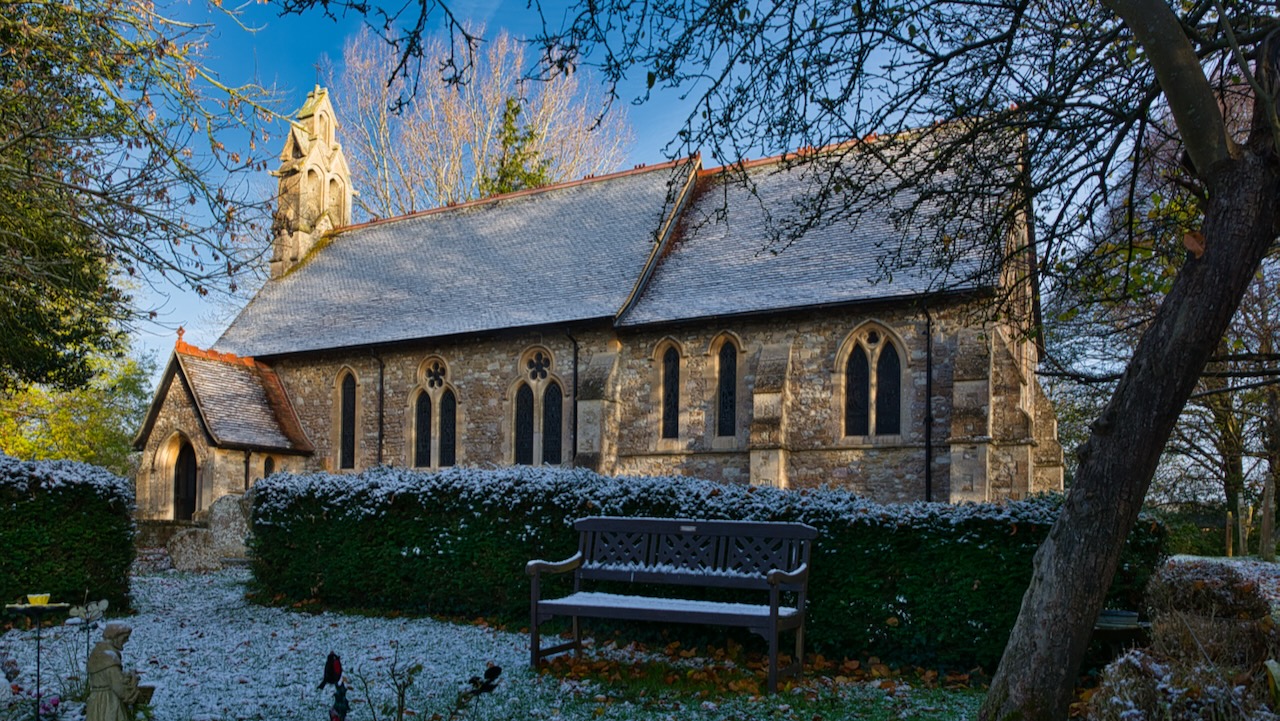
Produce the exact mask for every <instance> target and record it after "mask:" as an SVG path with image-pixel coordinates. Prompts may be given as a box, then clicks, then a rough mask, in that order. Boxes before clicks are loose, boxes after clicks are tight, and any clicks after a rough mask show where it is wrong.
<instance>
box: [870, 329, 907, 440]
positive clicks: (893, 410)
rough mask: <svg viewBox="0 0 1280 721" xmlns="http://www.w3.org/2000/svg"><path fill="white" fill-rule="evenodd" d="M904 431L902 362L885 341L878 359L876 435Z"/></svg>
mask: <svg viewBox="0 0 1280 721" xmlns="http://www.w3.org/2000/svg"><path fill="white" fill-rule="evenodd" d="M901 432H902V362H901V361H900V360H899V359H898V351H897V350H896V349H895V348H894V347H893V345H892V344H889V343H885V344H884V347H882V348H881V349H880V358H879V359H878V360H877V361H876V435H882V436H883V435H893V434H897V433H901Z"/></svg>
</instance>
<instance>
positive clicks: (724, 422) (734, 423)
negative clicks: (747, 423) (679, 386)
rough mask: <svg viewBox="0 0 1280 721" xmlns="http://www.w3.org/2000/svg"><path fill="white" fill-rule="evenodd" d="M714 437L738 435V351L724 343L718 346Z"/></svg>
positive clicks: (729, 344) (731, 345) (730, 344)
mask: <svg viewBox="0 0 1280 721" xmlns="http://www.w3.org/2000/svg"><path fill="white" fill-rule="evenodd" d="M716 398H717V404H716V435H717V436H736V435H737V434H738V349H737V347H736V346H734V345H733V344H732V343H728V342H726V343H725V344H724V345H722V346H720V383H719V388H718V390H717V393H716Z"/></svg>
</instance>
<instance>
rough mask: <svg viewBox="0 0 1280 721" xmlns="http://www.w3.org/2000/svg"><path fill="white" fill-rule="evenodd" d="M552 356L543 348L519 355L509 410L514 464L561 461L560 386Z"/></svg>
mask: <svg viewBox="0 0 1280 721" xmlns="http://www.w3.org/2000/svg"><path fill="white" fill-rule="evenodd" d="M554 365H555V360H554V358H553V357H552V356H551V352H550V351H548V350H546V349H545V348H538V347H534V348H531V349H529V350H526V351H525V352H524V354H523V355H521V356H520V362H519V364H518V365H517V366H516V367H517V368H518V369H519V373H520V376H521V378H520V381H519V385H517V387H516V390H515V396H514V399H513V401H514V406H515V408H514V411H515V412H514V413H513V414H512V429H513V431H514V432H513V434H512V441H513V453H512V461H513V462H514V463H516V464H517V465H535V466H542V465H552V466H558V465H560V464H561V463H563V462H564V434H565V428H564V416H565V414H564V400H565V396H564V386H563V385H562V383H561V381H560V379H559V378H557V377H556V375H555V373H554V371H553V370H552V368H553V366H554Z"/></svg>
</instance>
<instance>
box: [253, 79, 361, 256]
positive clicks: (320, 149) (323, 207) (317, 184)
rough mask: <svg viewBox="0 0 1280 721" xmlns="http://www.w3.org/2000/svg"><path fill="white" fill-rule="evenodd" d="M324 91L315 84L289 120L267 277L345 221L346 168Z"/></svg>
mask: <svg viewBox="0 0 1280 721" xmlns="http://www.w3.org/2000/svg"><path fill="white" fill-rule="evenodd" d="M337 130H338V122H337V119H336V117H335V116H334V112H333V104H332V103H331V102H330V101H329V91H328V90H327V89H325V88H322V87H320V86H319V85H317V86H316V88H315V90H312V91H311V92H310V93H307V101H306V103H304V104H303V105H302V108H301V109H299V110H298V112H297V114H296V115H295V116H294V119H293V121H292V122H290V127H289V133H288V135H287V136H286V137H285V142H284V150H283V151H282V152H281V153H280V167H279V169H277V170H275V171H272V175H274V176H276V177H277V178H279V180H280V190H279V196H278V197H277V207H276V212H275V218H274V221H273V223H272V225H271V230H272V238H273V239H272V249H271V250H272V252H271V277H272V278H279V277H281V276H283V275H284V274H286V273H288V272H289V271H290V270H291V269H293V268H294V267H295V266H296V265H298V264H299V263H300V262H302V260H303V259H305V258H306V257H307V253H309V252H310V251H311V249H312V248H313V247H315V244H316V242H317V241H319V240H320V238H321V237H322V236H323V235H324V234H325V233H327V232H329V231H330V230H333V229H334V228H340V227H342V226H345V225H348V224H350V223H351V196H352V191H351V172H350V170H349V169H348V168H347V159H346V157H345V156H344V155H343V153H342V146H341V145H340V144H339V143H338V141H337Z"/></svg>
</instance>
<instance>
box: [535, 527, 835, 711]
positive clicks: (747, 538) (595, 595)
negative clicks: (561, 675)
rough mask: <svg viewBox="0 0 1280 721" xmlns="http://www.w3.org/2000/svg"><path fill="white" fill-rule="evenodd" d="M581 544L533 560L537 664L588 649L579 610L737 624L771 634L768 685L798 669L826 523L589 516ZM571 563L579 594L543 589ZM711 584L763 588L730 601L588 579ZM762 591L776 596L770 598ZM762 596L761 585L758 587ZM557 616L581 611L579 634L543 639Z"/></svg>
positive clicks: (584, 613) (615, 616)
mask: <svg viewBox="0 0 1280 721" xmlns="http://www.w3.org/2000/svg"><path fill="white" fill-rule="evenodd" d="M574 528H575V529H576V530H577V531H578V533H579V539H578V552H577V553H576V554H574V555H573V556H572V557H570V558H569V559H567V560H564V561H560V562H558V563H553V562H549V561H530V562H529V563H528V565H527V566H526V567H525V571H526V572H527V573H528V574H529V575H530V576H532V578H533V583H532V589H531V592H530V607H529V613H530V625H529V635H530V639H529V650H530V662H531V664H532V665H533V666H534V667H535V668H536V667H537V665H538V663H539V662H540V661H541V660H542V659H543V658H544V657H546V656H550V655H552V654H556V653H560V652H562V651H567V650H570V649H573V650H577V651H580V650H581V649H582V633H581V629H580V628H579V625H578V619H579V618H583V617H589V618H609V619H620V620H627V621H664V622H673V621H675V622H682V623H701V624H710V625H717V626H737V627H741V628H746V629H748V630H750V631H752V632H753V633H757V634H759V635H761V636H763V637H764V638H765V640H766V641H768V642H769V679H768V690H769V692H770V693H773V692H775V691H776V690H777V685H778V677H779V674H783V675H791V674H795V675H799V673H800V671H801V667H802V665H803V662H804V607H805V589H806V586H807V584H808V580H809V550H810V546H811V545H812V541H813V539H814V538H815V537H816V536H817V535H818V531H817V530H816V529H814V528H813V527H811V526H807V525H805V524H803V523H766V522H750V521H693V520H671V519H659V518H613V517H599V516H598V517H592V518H584V519H582V520H579V521H578V522H577V523H575V524H574ZM569 571H573V573H574V578H573V593H572V594H570V595H568V596H565V597H564V598H556V599H544V598H542V597H541V593H540V585H539V580H540V578H541V575H542V574H544V573H567V572H569ZM584 581H586V582H595V581H621V582H626V583H646V584H675V585H686V586H712V587H718V588H732V589H744V590H746V591H759V592H761V594H760V595H758V596H756V598H757V599H758V602H756V603H722V602H717V601H700V600H693V599H678V598H677V599H673V598H658V597H654V596H644V595H624V594H616V593H599V592H594V591H590V590H584V589H583V582H584ZM784 592H792V593H794V594H795V606H794V607H791V606H783V605H782V594H783V593H784ZM764 593H767V594H768V602H767V603H765V602H764V595H763V594H764ZM753 595H754V594H753ZM553 616H569V617H572V619H573V640H572V641H569V642H567V643H563V644H560V645H557V646H551V647H549V648H542V646H541V639H540V636H539V631H538V629H539V626H540V625H541V624H542V622H544V621H546V620H548V619H550V618H552V617H553ZM783 631H794V632H795V638H796V652H795V657H794V658H793V660H792V662H791V664H790V665H789V666H788V667H787V668H785V669H781V670H779V668H778V643H779V636H780V635H781V634H782V632H783Z"/></svg>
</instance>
